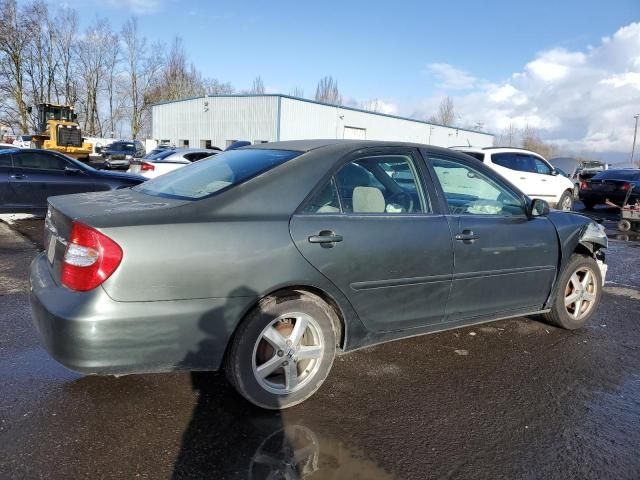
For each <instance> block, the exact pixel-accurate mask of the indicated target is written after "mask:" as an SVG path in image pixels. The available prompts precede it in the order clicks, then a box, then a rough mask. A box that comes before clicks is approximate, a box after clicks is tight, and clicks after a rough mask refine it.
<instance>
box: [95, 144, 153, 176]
mask: <svg viewBox="0 0 640 480" xmlns="http://www.w3.org/2000/svg"><path fill="white" fill-rule="evenodd" d="M145 152H146V151H145V148H144V145H142V142H140V141H138V140H133V141H127V142H124V141H118V142H113V143H111V144H109V145H107V146H106V147H103V148H102V151H101V154H102V159H103V161H104V166H105V168H107V169H112V168H118V169H123V170H126V169H128V168H129V164H130V162H131V160H133V159H134V158H142V157H144V155H145Z"/></svg>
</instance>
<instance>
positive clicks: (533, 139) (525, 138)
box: [521, 125, 559, 159]
mask: <svg viewBox="0 0 640 480" xmlns="http://www.w3.org/2000/svg"><path fill="white" fill-rule="evenodd" d="M521 145H522V148H526V149H527V150H531V151H532V152H536V153H537V154H539V155H542V156H543V157H545V158H547V159H550V158H553V157H556V156H557V155H558V152H559V149H558V146H557V145H555V144H553V143H549V142H545V141H544V140H542V139H541V138H540V137H539V136H538V135H537V133H536V131H535V130H534V129H533V128H531V127H530V126H529V125H526V126H525V128H524V130H523V132H522V143H521Z"/></svg>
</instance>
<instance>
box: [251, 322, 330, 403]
mask: <svg viewBox="0 0 640 480" xmlns="http://www.w3.org/2000/svg"><path fill="white" fill-rule="evenodd" d="M323 354H324V341H323V336H322V334H321V330H320V326H319V325H318V323H317V322H316V320H314V319H313V317H311V316H310V315H308V314H306V313H299V312H292V313H287V314H284V315H280V316H279V317H277V318H276V319H275V320H272V321H271V322H269V324H268V325H267V326H266V327H265V328H264V329H263V330H262V333H261V334H260V336H259V337H258V340H257V341H256V343H255V345H254V347H253V357H252V366H253V374H254V376H255V378H256V380H257V381H258V383H259V384H260V386H261V387H262V388H264V389H265V390H267V391H269V392H271V393H275V394H277V395H286V394H291V393H294V392H296V391H298V390H300V389H301V388H302V387H304V386H305V385H306V384H307V383H308V382H309V381H310V380H311V379H312V378H313V377H314V375H315V374H316V373H317V371H318V369H319V367H320V363H321V362H320V361H321V359H322V356H323Z"/></svg>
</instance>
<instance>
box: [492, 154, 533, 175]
mask: <svg viewBox="0 0 640 480" xmlns="http://www.w3.org/2000/svg"><path fill="white" fill-rule="evenodd" d="M491 161H492V162H493V163H494V164H496V165H500V166H501V167H505V168H508V169H510V170H517V171H518V172H531V173H538V170H537V169H536V163H535V162H534V159H533V157H531V156H529V155H522V154H519V153H495V154H493V155H491Z"/></svg>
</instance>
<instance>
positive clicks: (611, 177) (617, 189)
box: [580, 168, 640, 209]
mask: <svg viewBox="0 0 640 480" xmlns="http://www.w3.org/2000/svg"><path fill="white" fill-rule="evenodd" d="M629 190H631V194H630V195H629V201H628V203H631V204H634V203H636V202H640V169H636V168H623V169H616V170H613V169H612V170H605V171H603V172H600V173H598V174H597V175H595V176H593V177H591V178H590V179H588V180H584V181H582V182H581V183H580V200H582V203H584V206H585V207H586V208H587V209H592V208H593V207H594V206H595V205H598V204H604V203H606V201H607V200H609V201H610V202H612V203H615V204H616V205H618V206H622V203H623V202H624V200H625V198H626V197H627V193H629Z"/></svg>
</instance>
